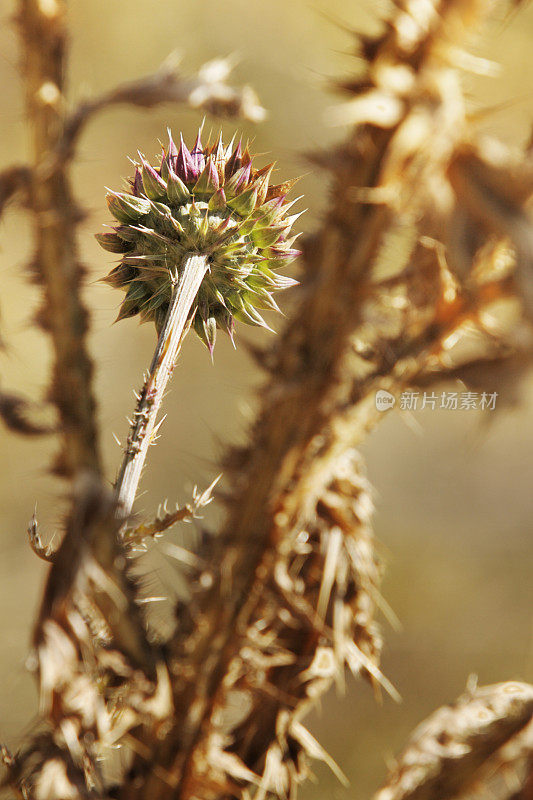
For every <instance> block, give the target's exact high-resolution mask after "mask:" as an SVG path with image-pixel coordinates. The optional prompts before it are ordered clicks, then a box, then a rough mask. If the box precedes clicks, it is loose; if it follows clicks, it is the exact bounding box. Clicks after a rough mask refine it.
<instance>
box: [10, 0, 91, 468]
mask: <svg viewBox="0 0 533 800" xmlns="http://www.w3.org/2000/svg"><path fill="white" fill-rule="evenodd" d="M18 24H19V27H20V32H21V38H22V42H23V46H24V53H23V58H22V62H23V64H24V74H25V81H26V98H27V112H28V116H29V118H30V120H31V122H32V128H33V165H32V171H31V186H30V190H29V203H30V209H31V211H32V212H33V216H34V225H35V248H36V252H35V259H34V261H35V264H36V267H37V269H38V275H39V279H40V281H41V282H42V284H43V287H44V295H45V306H44V309H43V313H42V315H41V316H42V320H43V322H44V324H45V326H46V329H47V330H48V331H49V332H50V335H51V337H52V344H53V348H54V367H53V378H52V386H51V389H50V396H51V399H52V400H53V402H54V403H55V405H56V406H57V409H58V412H59V418H60V424H61V431H62V436H63V448H64V449H63V453H62V456H61V458H60V460H59V461H58V463H57V465H56V469H57V471H58V472H60V473H63V474H70V475H72V474H74V473H75V472H76V471H78V470H80V469H91V470H94V471H95V472H98V471H99V469H100V457H99V452H98V442H97V438H98V437H97V432H96V424H95V401H94V397H93V392H92V386H91V380H92V372H93V367H92V363H91V360H90V358H89V355H88V352H87V348H86V343H85V333H86V329H87V310H86V309H85V307H84V305H83V302H82V299H81V277H82V269H81V266H80V263H79V259H78V253H77V246H76V240H75V232H76V226H77V224H78V222H79V220H80V211H79V209H78V208H77V206H76V203H75V201H74V198H73V196H72V191H71V187H70V180H69V176H68V172H67V168H66V166H65V165H61V164H56V165H55V167H54V169H53V170H51V171H50V170H45V171H43V169H42V167H43V164H44V163H45V162H46V161H47V160H48V159H49V156H50V153H51V152H54V150H55V149H56V148H57V146H58V143H59V142H60V141H61V140H62V137H63V135H64V127H65V118H66V114H65V99H64V96H63V83H64V66H65V65H64V55H65V42H66V35H67V33H66V27H65V4H64V3H63V2H62V1H61V0H59V1H58V2H57V3H55V4H54V5H53V7H48V6H46V7H45V6H43V4H42V3H39V2H37V0H21V3H20V10H19V14H18Z"/></svg>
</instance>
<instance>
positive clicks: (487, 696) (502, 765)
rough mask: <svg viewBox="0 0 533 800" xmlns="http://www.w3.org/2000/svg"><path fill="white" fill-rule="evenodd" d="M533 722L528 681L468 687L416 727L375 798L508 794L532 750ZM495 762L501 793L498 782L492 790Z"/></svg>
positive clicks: (403, 799)
mask: <svg viewBox="0 0 533 800" xmlns="http://www.w3.org/2000/svg"><path fill="white" fill-rule="evenodd" d="M532 721H533V686H530V685H529V684H525V683H499V684H495V685H494V686H483V687H481V688H479V689H478V688H475V689H473V690H471V691H467V692H466V694H464V695H463V696H462V697H460V698H459V699H458V700H457V701H456V702H455V703H454V704H452V705H450V706H443V707H442V708H439V710H438V711H436V712H435V713H434V714H432V715H431V716H430V717H428V719H427V720H425V722H423V723H422V724H421V725H419V726H418V727H417V728H416V730H415V731H414V733H413V734H412V736H411V738H410V740H409V743H408V745H407V747H406V749H405V750H404V752H403V753H402V755H401V756H400V757H399V759H398V763H397V765H396V766H395V767H394V769H393V771H392V773H391V775H390V777H389V778H388V780H387V783H386V785H385V786H384V787H383V788H382V789H380V791H379V792H377V794H376V795H375V796H374V798H375V800H444V799H445V798H449V797H458V798H467V797H470V796H472V797H475V796H480V795H481V794H482V795H483V796H487V797H488V796H490V797H494V798H500V797H502V798H503V797H507V798H510V797H512V796H514V788H515V787H513V782H514V781H513V779H515V780H516V779H517V778H518V779H519V785H521V784H522V783H523V781H524V777H525V775H524V773H525V772H526V769H527V762H528V758H531V757H532V755H533V739H532V738H531V732H532V724H531V723H532ZM528 728H529V730H528ZM511 754H512V755H511ZM496 765H498V767H499V769H500V770H501V772H502V773H507V774H506V778H507V781H508V783H507V791H505V790H504V792H503V794H501V793H500V792H501V788H502V787H501V786H500V791H499V792H498V791H495V789H496V785H497V779H496ZM513 768H514V769H515V770H517V772H516V774H515V775H513V773H512V769H513ZM520 771H521V772H522V774H521V775H520ZM502 777H503V774H502ZM503 785H505V778H504V781H503Z"/></svg>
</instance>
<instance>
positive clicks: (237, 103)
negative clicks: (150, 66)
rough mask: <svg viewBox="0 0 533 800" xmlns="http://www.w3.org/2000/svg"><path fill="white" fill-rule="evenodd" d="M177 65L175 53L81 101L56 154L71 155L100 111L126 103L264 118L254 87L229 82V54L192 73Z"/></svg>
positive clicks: (61, 155) (259, 119) (257, 120)
mask: <svg viewBox="0 0 533 800" xmlns="http://www.w3.org/2000/svg"><path fill="white" fill-rule="evenodd" d="M177 67H178V63H177V59H176V56H175V54H172V55H170V56H169V57H168V58H167V59H166V60H165V61H164V62H163V64H162V65H161V66H160V67H159V69H158V70H157V71H156V72H154V73H153V74H152V75H145V76H144V77H142V78H139V79H137V80H134V81H130V82H128V83H123V84H121V85H120V86H117V87H116V88H114V89H111V90H110V91H109V92H105V93H104V94H102V95H100V96H99V97H95V98H92V99H89V100H85V101H84V102H82V103H80V105H79V106H78V108H76V109H75V110H74V111H73V112H72V113H71V114H70V115H69V116H68V118H67V120H66V124H65V130H64V133H63V137H62V139H61V141H60V142H59V144H58V147H57V150H56V156H57V157H58V158H59V159H60V160H66V159H69V158H72V156H73V154H74V149H75V146H76V143H77V141H78V139H79V136H80V134H81V132H82V130H83V128H84V127H85V125H86V124H87V122H88V121H89V120H90V119H91V118H92V117H93V116H94V115H95V114H96V113H98V112H99V111H102V110H104V109H106V108H110V107H112V106H116V105H121V104H124V103H125V104H128V105H134V106H140V107H141V108H153V107H154V106H156V105H159V104H161V103H181V104H184V105H187V106H189V107H190V108H193V109H197V110H199V111H204V112H206V113H209V114H213V115H215V116H220V117H240V118H242V119H247V120H250V121H251V122H261V121H262V120H263V119H264V118H265V116H266V111H265V109H264V108H263V107H262V106H261V104H260V103H259V100H258V98H257V96H256V94H255V92H254V91H253V89H252V88H251V87H249V86H244V87H243V88H241V89H236V88H234V87H232V86H230V85H229V84H228V83H227V79H228V78H229V75H230V73H231V70H232V68H233V64H232V60H231V59H230V58H225V59H216V60H214V61H209V62H207V63H206V64H204V65H203V66H202V67H201V68H200V69H199V70H198V74H197V75H195V76H193V77H185V76H183V75H180V73H179V72H178V69H177Z"/></svg>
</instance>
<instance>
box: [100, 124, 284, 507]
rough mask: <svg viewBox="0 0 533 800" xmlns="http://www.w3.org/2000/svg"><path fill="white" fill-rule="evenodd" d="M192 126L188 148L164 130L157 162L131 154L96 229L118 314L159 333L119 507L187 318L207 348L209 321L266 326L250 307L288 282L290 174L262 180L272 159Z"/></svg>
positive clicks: (130, 497)
mask: <svg viewBox="0 0 533 800" xmlns="http://www.w3.org/2000/svg"><path fill="white" fill-rule="evenodd" d="M200 136H201V132H199V133H198V137H197V139H196V142H195V145H194V147H193V148H192V151H189V149H188V148H187V146H186V144H185V142H184V141H183V138H182V139H181V144H180V148H179V150H178V149H177V148H176V145H175V144H174V141H173V139H172V136H171V134H170V132H169V143H168V148H167V151H166V152H164V153H163V155H162V157H161V164H160V166H159V168H157V169H155V168H154V167H152V166H150V164H148V162H147V161H145V159H144V158H143V157H142V156H141V164H140V166H139V167H136V170H135V177H134V178H133V180H132V182H131V194H129V193H115V192H112V193H110V194H108V196H107V200H108V205H109V209H110V211H111V213H112V214H113V216H114V217H115V219H116V220H117V221H118V222H119V223H120V224H119V225H118V226H116V227H115V228H114V232H113V233H103V234H97V237H96V238H97V240H98V242H99V243H100V244H101V245H102V247H103V248H104V249H106V250H109V251H110V252H111V253H121V254H122V258H121V261H120V264H119V265H118V266H117V267H115V268H114V269H113V270H112V271H111V273H110V274H109V275H108V277H107V278H106V281H107V282H108V283H109V284H110V285H111V286H114V287H117V288H122V289H124V290H125V292H126V297H125V298H124V300H123V302H122V305H121V308H120V313H119V315H118V319H123V318H125V317H131V316H135V315H136V314H140V315H141V319H142V320H145V321H146V320H153V321H154V322H155V326H156V330H157V332H158V335H159V340H158V343H157V347H156V351H155V353H154V357H153V360H152V364H151V366H150V369H149V372H148V378H147V380H146V382H145V384H144V386H143V388H142V391H141V394H140V397H139V401H138V404H137V408H136V409H135V415H134V417H135V418H134V422H133V425H132V429H131V432H130V435H129V438H128V447H127V450H126V453H125V455H124V460H123V463H122V467H121V470H120V473H119V476H118V479H117V484H116V491H117V498H118V502H119V505H120V507H121V509H122V512H123V514H124V515H125V516H127V515H128V514H129V513H130V511H131V508H132V506H133V501H134V499H135V493H136V490H137V486H138V483H139V479H140V476H141V471H142V468H143V464H144V460H145V458H146V454H147V451H148V447H149V445H150V443H151V442H152V441H153V438H154V436H155V434H156V431H157V427H156V417H157V414H158V411H159V407H160V405H161V400H162V398H163V394H164V392H165V388H166V385H167V382H168V379H169V377H170V375H171V373H172V370H173V368H174V364H175V362H176V358H177V356H178V353H179V350H180V347H181V343H182V341H183V338H184V336H185V334H186V333H187V331H188V329H189V327H190V326H191V324H192V325H193V326H194V329H195V331H196V333H197V334H198V336H199V337H200V339H201V340H202V341H203V342H204V343H205V345H206V346H207V348H208V350H209V352H210V354H211V356H212V355H213V350H214V347H215V340H216V331H217V328H223V329H225V330H226V332H227V333H228V334H229V335H230V336H231V337H232V341H233V330H234V326H235V319H238V320H242V321H243V322H246V323H248V324H249V325H259V326H262V327H266V328H268V325H267V324H266V322H265V320H264V319H263V317H262V316H261V314H260V313H259V311H258V308H269V309H274V310H276V311H279V308H278V306H277V303H276V301H275V300H274V298H273V297H272V292H273V291H275V290H279V289H284V288H287V287H289V286H293V285H294V284H295V283H296V281H294V280H292V279H291V278H288V277H286V276H283V275H279V274H277V273H276V272H274V271H273V270H274V269H276V268H279V267H282V266H283V265H285V264H288V263H290V262H291V261H292V260H294V258H295V257H296V256H297V255H299V251H298V250H295V249H294V248H293V247H292V245H293V243H294V240H295V238H296V237H290V233H291V228H292V225H293V223H294V221H295V220H296V219H297V218H298V216H299V215H292V216H290V217H289V216H287V211H288V209H289V208H290V207H291V206H292V205H293V203H288V202H286V194H287V192H288V191H289V189H290V184H280V185H273V184H270V176H271V174H272V170H273V168H274V164H268V165H267V166H266V167H263V169H260V170H256V169H253V167H252V157H251V156H250V153H249V151H248V148H246V149H245V150H244V152H243V150H242V145H241V142H239V143H238V144H237V145H236V147H235V149H233V145H232V144H231V145H229V147H225V146H224V145H223V143H222V136H221V135H219V137H218V140H217V142H216V143H215V144H214V145H213V146H211V147H209V146H208V147H207V148H205V149H204V148H203V147H202V142H201V138H200Z"/></svg>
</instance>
